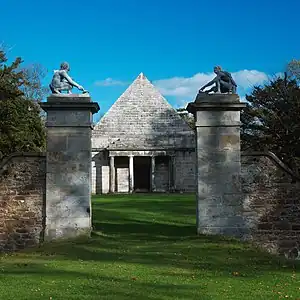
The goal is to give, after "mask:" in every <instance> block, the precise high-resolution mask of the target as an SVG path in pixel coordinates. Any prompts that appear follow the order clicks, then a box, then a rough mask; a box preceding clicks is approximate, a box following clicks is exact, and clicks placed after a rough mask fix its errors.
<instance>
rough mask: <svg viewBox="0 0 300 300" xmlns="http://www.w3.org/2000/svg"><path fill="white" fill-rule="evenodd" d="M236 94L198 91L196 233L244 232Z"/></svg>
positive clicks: (195, 109)
mask: <svg viewBox="0 0 300 300" xmlns="http://www.w3.org/2000/svg"><path fill="white" fill-rule="evenodd" d="M244 107H245V104H244V103H241V102H240V100H239V97H238V95H236V94H211V95H208V94H205V93H203V94H201V93H200V94H198V96H197V98H196V100H195V102H192V103H189V105H188V107H187V110H188V111H189V112H190V113H193V114H194V116H195V118H196V131H197V143H196V155H197V168H196V169H197V172H196V173H197V233H198V234H224V235H231V236H241V235H244V233H245V227H246V226H245V225H244V218H243V212H242V206H243V205H242V201H243V199H242V193H241V185H240V174H241V153H240V111H241V110H242V109H243V108H244Z"/></svg>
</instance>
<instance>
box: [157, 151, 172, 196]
mask: <svg viewBox="0 0 300 300" xmlns="http://www.w3.org/2000/svg"><path fill="white" fill-rule="evenodd" d="M154 182H155V184H154V185H155V191H156V192H168V191H169V157H168V156H157V157H155V171H154Z"/></svg>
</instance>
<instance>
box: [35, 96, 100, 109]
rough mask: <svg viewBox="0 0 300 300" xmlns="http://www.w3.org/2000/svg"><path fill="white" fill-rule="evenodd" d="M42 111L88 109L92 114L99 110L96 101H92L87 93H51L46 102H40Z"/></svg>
mask: <svg viewBox="0 0 300 300" xmlns="http://www.w3.org/2000/svg"><path fill="white" fill-rule="evenodd" d="M40 106H41V108H42V109H43V110H44V111H46V112H47V111H49V110H70V109H72V110H89V111H91V113H92V114H95V113H97V112H98V111H99V110H100V106H99V104H98V103H97V102H92V100H91V97H90V95H89V94H52V95H50V96H49V97H48V98H47V102H42V103H41V104H40Z"/></svg>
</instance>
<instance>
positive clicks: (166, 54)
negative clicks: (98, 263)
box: [0, 0, 300, 113]
mask: <svg viewBox="0 0 300 300" xmlns="http://www.w3.org/2000/svg"><path fill="white" fill-rule="evenodd" d="M299 11H300V1H299V0H289V1H279V0H275V1H274V0H273V1H271V0H270V1H268V0H260V1H258V0H252V1H241V0H239V1H236V0H231V1H230V0H229V1H219V0H215V1H200V0H194V1H192V0H185V1H179V0H178V1H177V0H172V1H171V0H170V1H169V0H152V1H137V0H111V1H102V0H94V1H79V0H73V1H58V0H51V1H41V0H30V1H29V0H28V1H24V0H1V18H0V28H1V29H2V30H1V35H0V42H1V41H2V42H3V43H4V44H5V45H7V46H9V47H10V48H11V50H10V51H9V53H8V55H9V58H11V59H12V58H14V57H15V56H21V57H22V58H23V59H24V64H25V65H26V64H31V63H40V64H42V65H43V66H44V67H45V68H46V69H47V70H48V75H47V78H45V82H47V83H48V82H49V81H50V80H51V76H52V74H53V70H55V69H57V68H58V67H59V64H60V62H61V61H68V62H69V63H70V65H71V72H70V75H71V76H72V77H73V78H74V79H75V80H76V81H77V82H79V83H80V84H82V85H83V86H84V87H85V88H86V89H88V90H89V91H90V93H91V96H92V98H93V99H94V100H95V101H98V102H99V104H100V106H101V111H102V113H103V112H105V111H107V110H108V108H109V107H110V106H111V105H112V103H113V102H114V101H115V100H116V99H117V98H118V97H119V96H120V95H121V94H122V92H123V91H124V90H125V89H126V87H127V86H128V84H129V83H130V82H131V81H133V80H134V79H135V78H136V77H137V76H138V74H139V73H140V72H143V73H144V74H145V75H146V76H147V77H148V78H149V80H151V81H153V83H154V84H155V85H156V86H157V87H158V88H159V89H160V91H161V92H162V93H163V94H164V96H165V97H166V98H167V99H168V101H169V102H170V103H171V104H172V105H174V106H175V107H177V106H181V105H185V103H186V102H188V101H191V100H193V97H194V95H195V93H196V92H197V90H198V89H199V88H200V87H201V85H202V83H204V82H205V81H207V80H208V79H210V78H211V76H212V74H211V71H212V68H213V66H214V65H221V66H222V67H223V68H224V69H226V70H228V71H230V72H232V73H233V74H234V77H235V78H236V80H237V82H238V84H239V86H240V89H239V92H240V94H241V96H243V95H244V94H245V93H246V92H247V91H248V90H249V87H250V86H251V85H253V84H256V83H260V82H262V81H263V80H265V79H266V78H268V77H269V76H272V75H274V74H275V73H278V72H282V71H284V68H285V65H286V63H287V62H288V61H290V60H291V59H293V58H298V59H299V58H300V40H299V21H298V19H299Z"/></svg>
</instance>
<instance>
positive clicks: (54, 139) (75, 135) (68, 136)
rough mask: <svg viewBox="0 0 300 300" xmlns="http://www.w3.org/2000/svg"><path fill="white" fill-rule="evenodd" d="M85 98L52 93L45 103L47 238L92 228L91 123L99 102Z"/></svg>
mask: <svg viewBox="0 0 300 300" xmlns="http://www.w3.org/2000/svg"><path fill="white" fill-rule="evenodd" d="M79 98H81V97H79ZM82 98H84V101H83V102H82V101H81V102H80V101H79V102H78V101H76V100H78V99H77V98H76V99H75V98H74V99H73V98H72V97H71V96H68V97H63V96H59V97H57V98H55V97H53V96H52V97H50V99H48V103H46V104H43V105H42V107H43V108H44V109H45V110H46V111H47V113H48V114H47V123H46V124H47V125H46V126H47V161H46V164H47V165H46V228H45V239H46V240H51V239H56V238H61V237H63V238H69V237H73V236H77V235H81V234H87V233H88V234H89V233H90V231H91V171H92V170H91V162H92V155H91V125H92V112H95V109H96V106H97V105H95V103H92V102H90V98H88V97H82Z"/></svg>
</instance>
